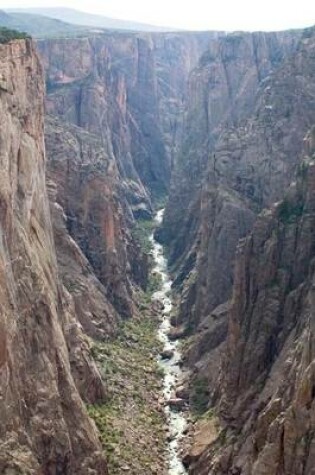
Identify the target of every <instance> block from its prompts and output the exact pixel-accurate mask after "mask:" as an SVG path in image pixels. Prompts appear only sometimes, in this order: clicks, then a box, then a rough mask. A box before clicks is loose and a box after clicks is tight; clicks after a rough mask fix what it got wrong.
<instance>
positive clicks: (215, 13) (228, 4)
mask: <svg viewBox="0 0 315 475" xmlns="http://www.w3.org/2000/svg"><path fill="white" fill-rule="evenodd" d="M57 6H65V7H70V8H76V9H78V10H82V11H87V12H89V13H98V14H102V15H104V16H108V17H112V18H120V19H123V20H132V21H139V22H142V23H150V24H153V25H161V26H172V27H176V28H183V29H190V30H204V29H205V30H225V31H231V30H248V31H253V30H282V29H289V28H300V27H306V26H311V25H313V24H315V0H298V1H297V0H235V1H233V0H208V1H207V0H155V1H154V2H152V1H150V0H109V1H107V0H103V1H101V0H100V1H97V0H88V1H87V0H0V9H1V8H6V7H7V8H16V7H23V8H26V7H57Z"/></svg>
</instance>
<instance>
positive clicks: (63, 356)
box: [0, 40, 107, 475]
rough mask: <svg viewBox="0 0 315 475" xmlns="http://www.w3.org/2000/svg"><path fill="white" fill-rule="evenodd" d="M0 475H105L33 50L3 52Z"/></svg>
mask: <svg viewBox="0 0 315 475" xmlns="http://www.w3.org/2000/svg"><path fill="white" fill-rule="evenodd" d="M0 71H1V86H0V121H1V123H0V161H1V177H0V185H1V186H0V190H1V191H0V193H1V195H0V282H1V285H0V328H1V333H0V334H1V336H0V390H1V398H0V414H1V428H0V440H1V442H0V471H1V473H3V474H7V473H14V474H18V473H23V474H35V473H36V474H44V473H45V474H48V473H49V474H57V473H68V474H73V475H74V474H86V473H87V471H88V470H90V471H91V473H95V474H104V473H107V470H106V464H105V461H104V459H103V456H102V455H101V451H100V449H101V447H100V443H99V441H98V437H97V433H96V430H95V427H94V425H93V424H92V423H91V421H90V419H89V418H88V416H87V413H86V410H85V407H84V405H83V402H82V399H81V397H80V395H79V391H80V393H81V396H82V397H84V398H85V399H86V401H89V402H95V401H99V400H102V399H103V398H104V388H103V385H102V383H101V380H100V377H99V374H98V371H97V369H96V367H95V365H94V363H93V362H92V360H91V358H90V354H89V353H90V351H89V345H88V342H87V339H86V337H84V335H83V333H82V330H81V326H80V324H79V322H78V321H77V318H76V313H75V308H74V302H73V300H72V298H71V296H70V294H69V292H67V290H66V289H65V288H64V287H63V285H62V283H61V281H60V279H59V276H58V271H57V260H56V254H55V247H54V241H53V235H52V226H51V220H50V212H49V203H48V199H47V194H46V185H45V157H44V137H43V100H44V98H43V94H44V86H43V75H42V68H41V67H40V64H39V61H38V58H37V54H36V53H35V51H34V47H33V44H32V43H31V42H30V41H29V40H27V41H15V42H12V43H10V44H9V45H5V46H4V45H3V46H0Z"/></svg>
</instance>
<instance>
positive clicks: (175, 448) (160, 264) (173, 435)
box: [150, 209, 188, 475]
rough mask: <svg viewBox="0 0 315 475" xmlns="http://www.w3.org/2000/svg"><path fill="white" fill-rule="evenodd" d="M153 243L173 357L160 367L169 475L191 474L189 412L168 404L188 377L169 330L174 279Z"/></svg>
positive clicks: (162, 329) (161, 333) (158, 296)
mask: <svg viewBox="0 0 315 475" xmlns="http://www.w3.org/2000/svg"><path fill="white" fill-rule="evenodd" d="M163 213H164V209H161V210H159V211H158V212H157V214H156V216H155V223H156V225H157V226H158V225H159V224H161V222H162V219H163ZM150 241H151V243H152V248H153V250H152V255H153V259H154V265H153V272H155V273H158V274H160V276H161V288H160V290H159V291H157V292H155V293H154V294H153V297H152V298H153V300H157V301H159V302H161V303H162V304H163V317H162V319H161V324H160V326H159V329H158V337H159V340H160V341H161V342H162V343H163V345H164V352H170V353H171V354H172V357H171V358H170V359H165V358H164V359H163V358H162V357H161V356H160V357H159V365H160V366H161V367H162V369H163V371H164V379H163V398H164V403H165V404H164V411H165V414H166V418H167V424H168V427H169V437H168V459H169V460H168V462H169V470H168V475H186V474H187V473H188V472H187V470H186V469H185V467H184V465H183V464H182V461H181V457H180V453H179V452H180V440H181V438H182V437H183V433H184V431H185V429H186V426H187V420H186V417H185V412H184V411H182V410H179V409H177V408H175V407H173V406H172V405H170V404H169V403H168V402H169V401H170V400H173V399H175V388H176V386H177V385H178V384H179V383H180V382H181V380H182V379H183V377H184V373H183V371H182V369H181V365H180V361H181V353H180V350H179V342H178V340H177V341H176V340H175V341H172V340H170V339H169V336H168V335H169V331H170V329H171V322H170V319H171V311H172V300H171V286H172V280H171V278H170V275H169V273H168V269H167V260H166V257H165V255H164V250H163V246H161V244H159V243H158V242H157V241H156V240H155V239H154V235H153V234H152V235H151V236H150Z"/></svg>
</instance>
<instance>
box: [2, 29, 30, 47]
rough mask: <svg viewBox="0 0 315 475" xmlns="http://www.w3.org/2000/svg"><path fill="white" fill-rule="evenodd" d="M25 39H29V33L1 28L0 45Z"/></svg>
mask: <svg viewBox="0 0 315 475" xmlns="http://www.w3.org/2000/svg"><path fill="white" fill-rule="evenodd" d="M25 38H29V35H28V34H27V33H24V32H21V31H16V30H10V29H9V28H6V27H4V26H0V44H6V43H9V42H10V41H12V40H23V39H25Z"/></svg>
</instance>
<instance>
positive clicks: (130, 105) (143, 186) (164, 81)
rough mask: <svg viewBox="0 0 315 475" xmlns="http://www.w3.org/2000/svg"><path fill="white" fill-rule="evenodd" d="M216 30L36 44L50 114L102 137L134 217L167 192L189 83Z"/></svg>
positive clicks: (146, 210)
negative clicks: (115, 163) (44, 78)
mask: <svg viewBox="0 0 315 475" xmlns="http://www.w3.org/2000/svg"><path fill="white" fill-rule="evenodd" d="M216 36H218V34H215V33H195V34H194V33H191V34H190V33H187V34H184V33H183V34H181V33H174V34H148V33H115V32H111V33H108V34H106V35H98V36H95V37H90V38H80V39H64V40H56V39H54V40H47V41H40V42H39V43H38V47H39V50H40V53H41V56H42V58H43V63H44V67H45V69H46V76H47V84H48V98H47V110H48V112H49V113H51V114H54V115H58V116H60V117H61V118H62V119H63V120H64V121H67V122H70V123H73V124H75V125H78V126H80V127H82V128H85V129H86V130H88V131H89V132H92V133H94V134H95V135H97V136H98V137H100V138H101V140H102V143H103V146H104V147H105V150H106V153H107V155H108V156H109V157H114V158H115V159H116V162H117V166H118V169H119V172H120V174H121V177H122V178H123V179H124V180H125V188H126V194H127V197H128V200H129V202H130V204H131V205H132V207H133V211H134V214H135V216H136V217H137V216H141V215H144V213H147V212H150V196H149V195H150V194H151V195H153V196H154V197H159V196H161V195H163V194H165V192H166V191H167V189H168V186H169V180H170V170H171V164H172V157H173V155H174V150H175V149H176V147H177V142H178V134H179V130H180V127H181V117H182V111H183V104H184V102H185V100H186V91H187V80H188V75H189V73H190V71H191V69H192V68H193V67H194V66H195V65H196V64H197V62H198V59H199V57H200V56H201V54H202V53H203V51H204V50H205V49H206V48H207V44H208V43H209V40H210V38H212V37H216Z"/></svg>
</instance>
